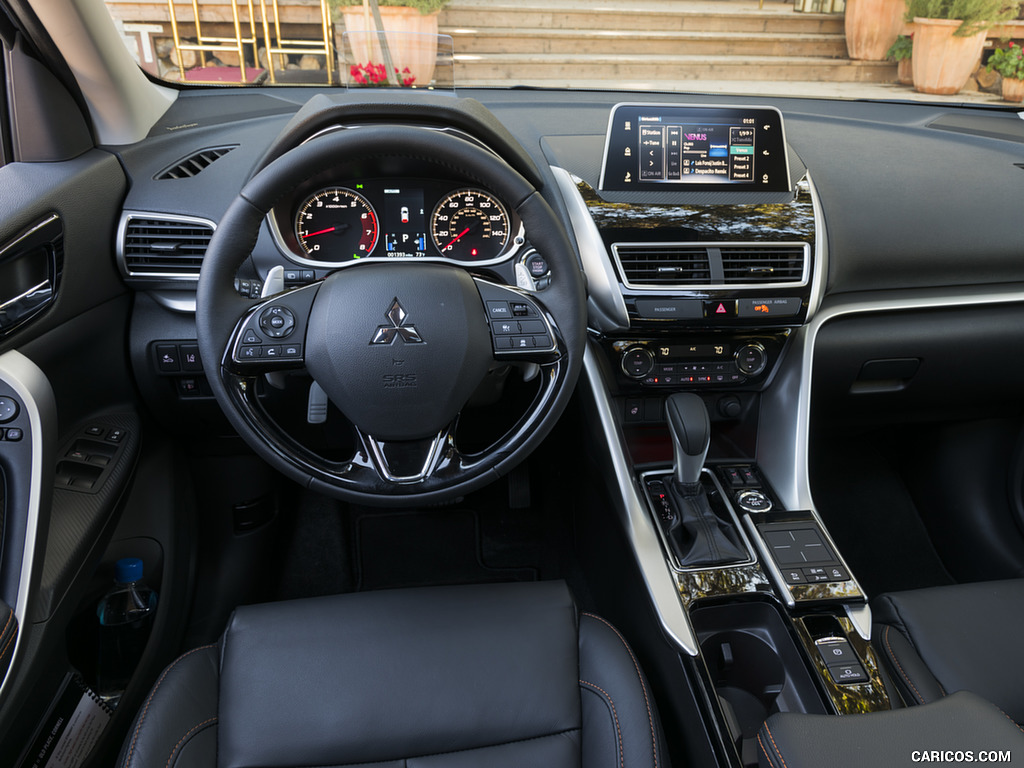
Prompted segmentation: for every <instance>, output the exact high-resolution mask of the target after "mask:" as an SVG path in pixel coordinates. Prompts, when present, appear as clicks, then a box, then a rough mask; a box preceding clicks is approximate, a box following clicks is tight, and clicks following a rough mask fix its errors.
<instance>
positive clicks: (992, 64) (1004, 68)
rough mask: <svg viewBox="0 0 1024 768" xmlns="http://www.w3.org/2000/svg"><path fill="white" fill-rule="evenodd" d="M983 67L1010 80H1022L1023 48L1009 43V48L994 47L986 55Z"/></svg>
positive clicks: (1023, 77) (1023, 68) (1023, 67)
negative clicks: (990, 52) (986, 62)
mask: <svg viewBox="0 0 1024 768" xmlns="http://www.w3.org/2000/svg"><path fill="white" fill-rule="evenodd" d="M985 69H987V70H988V71H989V72H991V71H992V70H993V69H994V70H995V71H996V72H998V73H999V74H1000V75H1002V76H1003V77H1008V78H1010V79H1011V80H1024V49H1022V48H1021V47H1020V46H1019V45H1015V44H1014V43H1010V47H1009V48H996V49H995V50H994V51H992V55H991V56H989V57H988V64H986V65H985Z"/></svg>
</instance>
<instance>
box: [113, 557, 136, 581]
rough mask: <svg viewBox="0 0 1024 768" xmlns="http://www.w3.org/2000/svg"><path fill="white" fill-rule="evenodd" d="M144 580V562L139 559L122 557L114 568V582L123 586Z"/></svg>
mask: <svg viewBox="0 0 1024 768" xmlns="http://www.w3.org/2000/svg"><path fill="white" fill-rule="evenodd" d="M141 578H142V561H141V560H140V559H139V558H137V557H122V558H121V559H120V560H118V561H117V564H116V565H115V566H114V580H115V581H118V582H120V583H122V584H127V583H128V582H130V581H139V580H140V579H141Z"/></svg>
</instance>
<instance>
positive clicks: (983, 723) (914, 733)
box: [757, 691, 1024, 768]
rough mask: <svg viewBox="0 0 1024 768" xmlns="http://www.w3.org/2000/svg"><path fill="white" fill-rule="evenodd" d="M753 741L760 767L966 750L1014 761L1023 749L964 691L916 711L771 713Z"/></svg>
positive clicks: (873, 762) (833, 767) (1012, 726)
mask: <svg viewBox="0 0 1024 768" xmlns="http://www.w3.org/2000/svg"><path fill="white" fill-rule="evenodd" d="M757 740H758V746H759V754H758V764H759V765H761V766H762V768H820V766H824V765H827V766H829V768H864V767H865V766H886V768H893V767H894V766H908V767H909V766H915V765H919V764H921V763H922V762H924V763H954V762H955V763H957V764H963V763H965V762H968V761H969V758H966V757H964V758H963V759H959V758H958V754H965V753H968V752H970V753H972V754H973V756H974V760H976V761H979V762H980V761H981V760H982V759H983V758H981V757H980V756H981V753H982V752H984V753H986V757H989V756H990V755H991V753H992V752H1007V751H1008V752H1010V754H1011V757H1013V756H1015V755H1019V754H1021V752H1022V750H1024V731H1022V730H1021V728H1020V726H1018V725H1017V724H1016V723H1014V722H1013V721H1012V720H1010V719H1009V718H1008V717H1007V716H1006V715H1004V714H1003V713H1002V712H1000V711H999V709H998V708H997V707H995V706H993V705H992V704H990V703H989V702H987V701H985V700H984V699H981V698H980V697H978V696H975V695H974V694H972V693H968V692H965V691H962V692H960V693H955V694H953V695H952V696H947V697H944V698H942V699H940V700H939V701H937V702H933V703H931V704H927V705H924V706H920V707H911V708H909V709H895V710H892V711H889V712H876V713H872V714H867V715H846V716H843V717H836V716H833V715H802V714H793V713H783V714H775V715H772V716H771V717H770V718H768V720H767V721H765V724H764V725H763V726H762V727H761V730H760V732H759V733H758V734H757ZM935 753H938V755H937V756H936V754H935ZM922 754H923V759H922ZM990 762H996V761H995V760H990Z"/></svg>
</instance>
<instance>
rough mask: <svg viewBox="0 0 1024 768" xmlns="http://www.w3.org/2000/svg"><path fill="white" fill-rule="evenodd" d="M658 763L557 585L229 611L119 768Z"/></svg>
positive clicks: (184, 661)
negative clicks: (220, 631) (217, 636)
mask: <svg viewBox="0 0 1024 768" xmlns="http://www.w3.org/2000/svg"><path fill="white" fill-rule="evenodd" d="M581 760H582V765H583V766H585V768H590V767H591V766H608V768H613V767H614V766H619V768H629V767H630V766H652V767H655V766H665V765H667V762H668V761H667V757H666V755H665V754H664V750H663V749H662V746H661V733H660V731H659V726H658V720H657V712H656V710H655V707H654V701H653V700H652V699H651V696H650V690H649V688H648V686H647V683H646V681H645V680H644V678H643V675H642V673H641V671H640V667H639V664H638V663H637V661H636V658H635V657H634V656H633V654H632V651H630V649H629V647H628V646H627V645H626V643H625V641H624V640H623V638H622V636H621V635H620V634H619V633H618V631H617V630H615V629H614V628H613V627H612V626H611V625H610V624H608V623H607V622H605V621H604V620H603V619H600V618H598V617H595V616H590V615H584V616H581V617H578V616H577V612H576V608H575V606H574V605H573V602H572V598H571V597H570V595H569V592H568V590H567V589H566V587H565V585H564V584H561V583H559V582H544V583H539V584H505V585H481V586H471V587H445V588H429V589H416V590H394V591H387V592H373V593H357V594H351V595H339V596H334V597H327V598H316V599H312V600H301V601H293V602H287V603H273V604H267V605H258V606H247V607H243V608H239V609H238V610H237V611H236V612H235V614H234V615H233V617H232V619H231V622H230V624H229V626H228V628H227V630H226V631H225V633H224V636H223V637H222V638H221V641H220V643H219V644H218V645H217V646H210V647H207V648H200V649H197V650H195V651H192V652H191V653H189V654H185V655H184V656H183V657H181V658H180V659H179V660H178V661H176V662H175V663H174V664H172V665H171V666H170V667H169V668H168V669H167V670H166V671H165V672H164V674H163V676H162V677H161V679H160V681H159V682H158V683H157V685H156V686H155V687H154V690H153V692H152V693H151V694H150V696H149V699H148V700H147V701H146V704H145V706H144V707H143V709H142V710H141V711H140V713H139V715H138V717H137V719H136V724H135V726H134V728H133V731H132V735H131V736H130V737H129V739H128V741H127V742H126V744H125V747H124V749H123V750H122V755H121V765H122V766H125V768H141V767H142V766H168V767H170V766H179V767H181V766H211V768H212V766H217V767H218V768H250V767H255V766H275V768H285V767H286V766H352V767H353V768H354V767H355V766H363V765H369V764H372V765H374V766H376V767H377V768H388V767H390V766H402V767H403V768H440V767H444V768H448V767H449V766H451V767H461V766H467V767H468V766H495V767H496V768H499V767H504V766H509V767H511V766H526V765H530V766H533V765H537V766H541V765H543V766H552V767H557V766H578V765H581Z"/></svg>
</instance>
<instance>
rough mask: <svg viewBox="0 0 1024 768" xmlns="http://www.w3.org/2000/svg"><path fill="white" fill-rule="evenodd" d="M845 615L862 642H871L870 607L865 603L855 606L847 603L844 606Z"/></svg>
mask: <svg viewBox="0 0 1024 768" xmlns="http://www.w3.org/2000/svg"><path fill="white" fill-rule="evenodd" d="M843 607H844V608H846V615H847V617H848V618H849V619H850V623H851V624H853V627H854V629H856V630H857V634H858V635H860V636H861V638H863V639H864V640H866V641H868V642H870V641H871V606H870V605H868V604H867V603H858V604H856V605H854V604H851V603H847V604H846V605H845V606H843Z"/></svg>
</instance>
